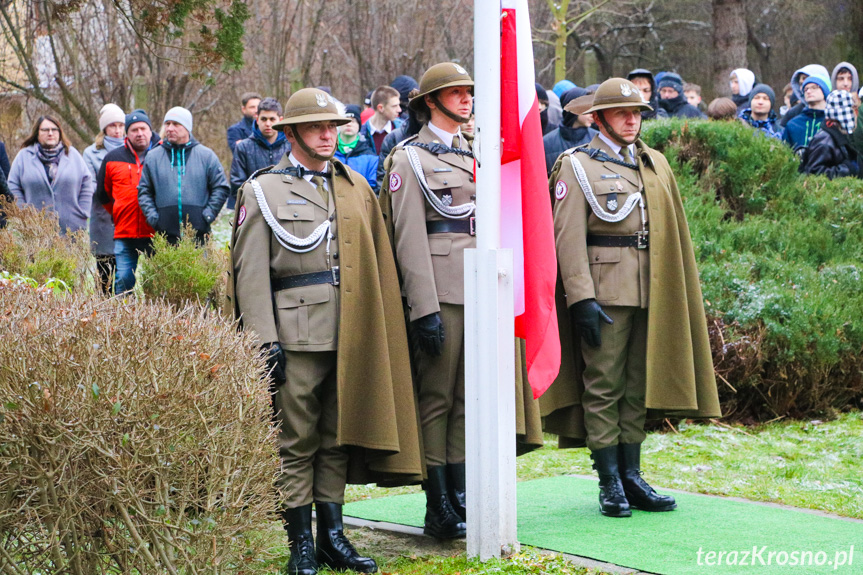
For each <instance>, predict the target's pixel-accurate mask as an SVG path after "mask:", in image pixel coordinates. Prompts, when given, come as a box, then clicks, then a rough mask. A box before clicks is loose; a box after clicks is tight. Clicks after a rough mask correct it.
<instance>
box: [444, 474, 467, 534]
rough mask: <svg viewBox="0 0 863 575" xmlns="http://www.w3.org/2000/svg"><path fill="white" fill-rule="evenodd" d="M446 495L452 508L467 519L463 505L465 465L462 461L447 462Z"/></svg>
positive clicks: (463, 519) (462, 518)
mask: <svg viewBox="0 0 863 575" xmlns="http://www.w3.org/2000/svg"><path fill="white" fill-rule="evenodd" d="M446 474H447V480H448V483H447V495H448V496H449V503H450V505H452V508H453V510H455V512H456V513H457V514H458V516H459V517H461V520H462V521H465V522H466V521H467V508H466V507H465V467H464V463H447V464H446Z"/></svg>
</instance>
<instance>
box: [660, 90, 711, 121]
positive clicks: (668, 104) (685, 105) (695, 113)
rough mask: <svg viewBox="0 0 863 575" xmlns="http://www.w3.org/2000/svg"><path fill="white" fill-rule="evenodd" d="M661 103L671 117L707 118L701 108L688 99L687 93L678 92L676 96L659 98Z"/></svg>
mask: <svg viewBox="0 0 863 575" xmlns="http://www.w3.org/2000/svg"><path fill="white" fill-rule="evenodd" d="M659 105H660V107H661V108H662V109H663V110H665V112H666V113H667V114H668V116H669V117H671V118H694V119H696V120H703V119H705V118H707V116H705V115H704V114H702V113H701V110H699V109H698V108H696V107H695V106H693V105H692V104H690V103H689V102H688V101H687V100H686V95H685V94H678V95H677V97H676V98H668V99H665V100H659Z"/></svg>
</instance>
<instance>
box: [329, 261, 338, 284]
mask: <svg viewBox="0 0 863 575" xmlns="http://www.w3.org/2000/svg"><path fill="white" fill-rule="evenodd" d="M330 273H331V274H333V285H334V286H337V285H339V266H333V267H332V268H330Z"/></svg>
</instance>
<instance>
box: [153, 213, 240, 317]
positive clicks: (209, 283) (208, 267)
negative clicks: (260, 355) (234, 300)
mask: <svg viewBox="0 0 863 575" xmlns="http://www.w3.org/2000/svg"><path fill="white" fill-rule="evenodd" d="M227 258H228V255H227V251H226V250H224V249H219V248H218V247H217V246H215V245H214V244H213V243H212V242H207V243H205V244H203V245H201V244H200V243H199V242H197V241H196V239H195V230H194V228H192V227H191V226H190V225H187V226H186V227H185V229H184V230H183V237H182V238H180V240H179V241H178V242H177V243H176V244H171V243H169V242H168V239H167V237H166V236H164V235H162V234H157V235H156V236H155V237H154V238H153V254H152V255H150V256H146V257H143V258H141V260H140V264H139V267H140V273H141V289H142V290H143V292H144V295H146V296H147V297H148V298H154V299H163V300H165V301H167V302H169V303H171V304H174V305H176V306H178V307H183V306H185V305H188V304H189V303H200V304H208V305H212V306H219V305H220V304H221V301H222V299H224V285H225V272H226V271H227V266H228V263H227Z"/></svg>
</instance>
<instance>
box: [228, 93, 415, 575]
mask: <svg viewBox="0 0 863 575" xmlns="http://www.w3.org/2000/svg"><path fill="white" fill-rule="evenodd" d="M348 121H349V119H348V118H347V117H343V116H341V115H340V114H339V113H338V109H337V107H336V105H335V102H334V100H333V99H332V97H330V96H329V95H328V94H327V93H325V92H323V91H321V90H318V89H313V88H306V89H303V90H299V91H298V92H296V93H295V94H293V95H292V96H291V98H290V99H289V100H288V103H287V106H286V110H285V116H284V119H283V120H281V121H280V122H278V123H276V124H275V126H276V128H281V129H283V130H284V132H285V135H286V137H287V138H288V140H290V142H291V145H292V151H291V152H290V154H289V155H286V156H284V157H283V158H282V160H281V161H280V162H279V164H278V165H276V166H273V167H270V168H265V169H264V170H261V171H259V172H257V173H255V174H254V175H252V177H251V178H250V179H249V180H248V181H247V182H246V183H245V184H244V185H243V186H242V188H240V190H239V194H238V198H237V211H236V216H235V219H234V229H233V234H232V239H231V264H232V265H231V282H230V284H229V285H230V288H232V289H231V294H232V301H231V302H230V303H231V305H232V307H233V308H234V312H235V315H236V317H237V318H238V319H239V320H240V323H241V325H242V327H243V329H245V330H248V331H250V332H252V333H254V335H255V337H256V339H257V341H258V342H259V343H260V344H261V346H262V347H263V349H264V351H265V354H266V356H267V359H268V367H269V369H270V379H271V393H272V401H273V411H274V417H275V418H276V420H277V421H278V422H279V424H280V429H279V454H280V457H281V474H280V478H279V482H278V483H279V487H280V491H281V496H282V500H281V505H282V508H281V509H280V512H281V515H282V518H283V520H284V522H285V523H286V529H287V532H288V536H289V539H290V549H291V557H290V561H289V562H288V565H287V572H288V573H290V574H294V575H296V574H299V575H312V574H314V573H316V572H317V570H318V567H319V566H327V567H330V568H333V569H339V570H340V569H351V570H355V571H359V572H362V573H374V572H376V571H377V565H376V563H375V561H374V560H373V559H371V558H368V557H362V556H360V555H359V553H357V551H356V550H355V549H354V547H353V546H352V545H351V544H350V542H349V541H348V539H347V538H346V537H345V534H344V531H343V527H342V504H343V503H344V491H345V484H346V483H348V482H349V483H361V484H365V483H371V482H384V483H386V484H387V485H399V484H409V483H418V482H419V481H420V480H421V479H422V460H421V454H420V449H419V430H418V426H417V421H416V408H415V404H414V400H413V390H412V388H411V373H410V361H409V354H408V346H407V336H406V333H405V326H404V318H403V317H402V314H401V313H400V309H401V308H400V305H399V304H400V301H401V299H400V294H399V287H398V277H397V272H396V267H395V262H394V260H393V256H392V250H391V247H390V244H389V238H388V236H387V233H386V228H385V226H384V222H383V218H382V215H381V213H380V209H379V207H378V203H377V198H376V196H375V194H374V192H372V190H371V188H370V187H369V185H368V183H367V182H366V180H365V178H363V177H362V176H361V175H360V174H358V173H356V172H354V171H353V170H351V169H350V168H349V167H347V166H346V165H344V164H342V163H341V162H339V161H337V160H334V159H333V153H334V151H335V146H336V136H337V132H336V127H337V126H339V125H341V124H344V123H346V122H348ZM312 503H314V505H315V508H316V511H317V546H316V545H315V539H314V537H313V536H312V531H311V515H312Z"/></svg>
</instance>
